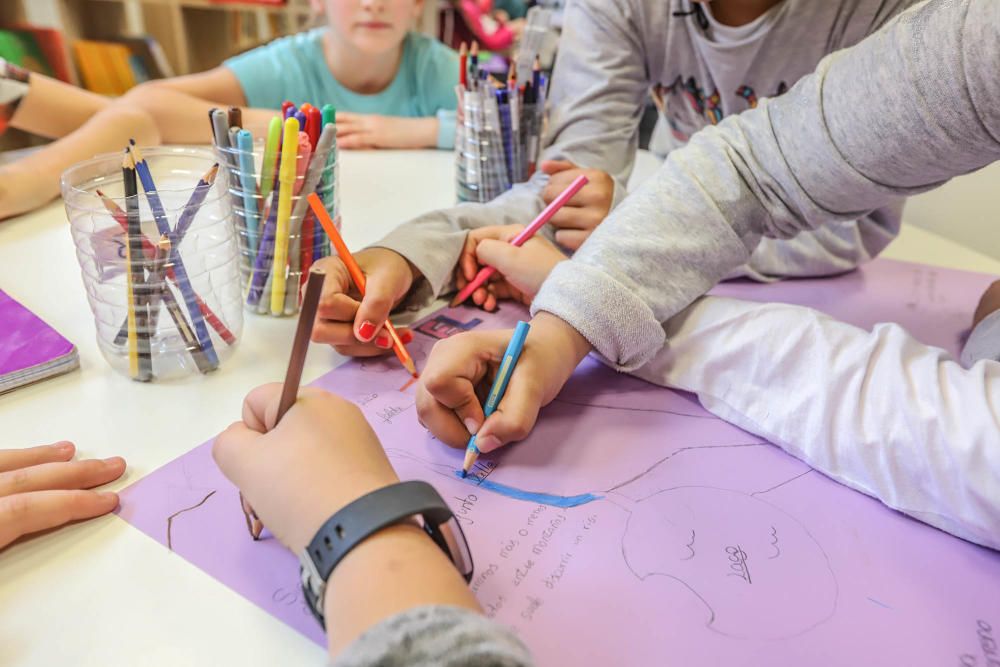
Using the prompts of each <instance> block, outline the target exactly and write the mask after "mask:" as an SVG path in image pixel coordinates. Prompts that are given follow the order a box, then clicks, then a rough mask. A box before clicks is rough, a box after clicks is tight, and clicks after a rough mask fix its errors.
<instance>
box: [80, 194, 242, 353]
mask: <svg viewBox="0 0 1000 667" xmlns="http://www.w3.org/2000/svg"><path fill="white" fill-rule="evenodd" d="M96 193H97V195H98V196H99V197H100V198H101V202H102V203H103V204H104V208H106V209H107V210H108V213H110V214H111V217H112V218H114V220H115V222H117V223H118V226H119V227H121V228H122V231H124V232H126V233H128V219H127V218H126V215H125V211H123V210H122V209H121V207H120V206H118V204H116V203H115V202H114V201H113V200H112V199H111V198H110V197H108V196H107V195H106V194H104V193H103V192H101V191H100V190H96ZM142 249H143V251H144V252H145V255H146V258H147V259H150V258H153V257H154V256H155V255H156V253H157V247H156V246H154V245H153V243H152V242H151V241H150V240H149V239H147V238H146V237H145V235H143V238H142ZM166 275H167V278H168V279H170V280H171V281H173V282H174V284H176V283H177V277H176V275H175V274H174V269H173V267H172V266H170V265H169V264H168V265H167V266H166ZM194 297H195V300H196V301H197V303H198V309H199V310H200V311H201V312H202V314H203V315H204V316H205V319H206V320H208V323H209V324H210V325H211V327H212V328H213V329H215V331H216V333H218V334H219V337H220V338H222V340H224V341H225V342H226V344H227V345H235V344H236V337H235V336H234V335H233V333H232V332H231V331H230V330H229V329H228V328H227V327H226V325H225V324H223V322H222V320H220V319H219V318H218V316H216V314H215V313H214V312H212V309H211V308H209V307H208V304H206V303H205V302H204V301H203V300H202V298H201V297H200V296H198V293H197V292H196V293H195V295H194ZM127 336H128V323H127V322H123V323H122V326H121V329H120V330H119V331H118V335H117V336H116V337H115V345H121V344H122V343H124V342H125V340H126V337H127Z"/></svg>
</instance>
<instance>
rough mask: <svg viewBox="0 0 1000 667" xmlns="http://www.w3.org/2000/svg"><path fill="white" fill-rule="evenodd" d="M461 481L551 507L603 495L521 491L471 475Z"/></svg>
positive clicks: (457, 475) (575, 503) (460, 472)
mask: <svg viewBox="0 0 1000 667" xmlns="http://www.w3.org/2000/svg"><path fill="white" fill-rule="evenodd" d="M455 477H457V478H458V479H462V471H461V470H456V471H455ZM463 481H466V482H468V483H469V484H472V485H473V486H478V487H479V488H481V489H486V490H488V491H492V492H494V493H499V494H500V495H501V496H507V497H508V498H513V499H514V500H526V501H528V502H531V503H538V504H539V505H551V506H552V507H563V508H567V507H577V506H579V505H586V504H587V503H592V502H594V501H595V500H601V499H602V498H604V496H595V495H594V494H592V493H581V494H580V495H578V496H556V495H553V494H551V493H538V492H536V491H523V490H522V489H515V488H514V487H513V486H507V485H506V484H498V483H497V482H491V481H490V480H488V479H484V480H477V479H475V478H473V477H466V478H465V479H464V480H463Z"/></svg>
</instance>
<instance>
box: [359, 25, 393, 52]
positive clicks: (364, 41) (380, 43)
mask: <svg viewBox="0 0 1000 667" xmlns="http://www.w3.org/2000/svg"><path fill="white" fill-rule="evenodd" d="M351 37H352V39H351V41H352V42H353V43H354V46H355V48H357V49H358V50H359V51H362V52H363V53H367V54H370V55H373V56H374V55H378V54H380V53H385V52H386V51H390V50H392V49H396V48H399V43H400V38H399V36H398V35H397V34H396V31H395V30H391V29H388V28H375V29H373V28H356V29H355V30H354V34H353V35H352V36H351Z"/></svg>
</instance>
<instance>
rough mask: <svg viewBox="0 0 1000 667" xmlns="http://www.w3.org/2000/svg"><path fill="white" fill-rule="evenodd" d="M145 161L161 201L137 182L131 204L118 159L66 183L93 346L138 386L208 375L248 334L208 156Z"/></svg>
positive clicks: (149, 154) (75, 173)
mask: <svg viewBox="0 0 1000 667" xmlns="http://www.w3.org/2000/svg"><path fill="white" fill-rule="evenodd" d="M143 157H144V158H145V162H146V165H147V166H148V169H149V173H150V175H151V176H152V179H153V181H154V184H155V186H156V187H155V191H156V194H157V195H158V198H157V197H155V196H154V197H147V195H146V193H145V192H144V188H143V183H142V181H141V180H139V179H138V178H137V182H138V192H139V195H138V196H137V197H132V198H126V196H125V189H124V178H123V175H122V168H121V165H122V153H115V154H108V155H103V156H98V157H96V158H94V159H92V160H89V161H87V162H83V163H80V164H77V165H75V166H73V167H70V168H69V169H68V170H66V172H64V173H63V175H62V194H63V199H64V200H65V204H66V215H67V217H68V218H69V222H70V229H71V232H72V235H73V242H74V244H75V246H76V256H77V259H78V260H79V262H80V272H81V274H82V275H83V286H84V288H85V289H86V292H87V299H88V301H89V302H90V309H91V311H93V314H94V321H95V323H96V325H97V344H98V347H99V348H100V350H101V353H102V354H103V355H104V358H105V359H107V360H108V363H110V364H111V366H112V368H114V369H115V370H117V371H118V372H120V373H123V374H125V375H127V376H129V377H131V378H133V379H135V380H139V381H150V380H155V381H160V380H166V379H174V378H179V377H184V376H189V375H197V374H202V373H209V372H212V371H214V370H216V369H217V368H218V367H219V366H220V365H221V364H222V363H224V362H225V361H226V359H228V358H229V356H230V355H231V354H232V352H233V348H234V346H235V345H236V342H237V341H238V340H239V338H240V335H241V334H242V330H243V309H242V299H241V289H240V275H239V270H238V268H237V260H238V257H237V243H236V236H235V234H234V233H233V224H232V220H230V218H229V216H230V215H231V212H230V211H229V208H228V207H227V206H225V205H224V202H225V198H226V188H225V184H224V182H223V181H224V175H223V174H221V173H220V174H219V175H218V177H216V175H215V173H213V165H214V164H215V163H216V157H215V155H214V154H213V153H212V151H210V150H208V149H198V148H183V147H173V148H150V149H146V150H144V151H143ZM206 176H207V177H208V180H205V177H206ZM213 178H214V182H213ZM130 199H131V201H129V200H130ZM199 200H200V201H199ZM130 209H131V210H132V211H135V212H136V214H135V215H132V216H130V215H129V211H130Z"/></svg>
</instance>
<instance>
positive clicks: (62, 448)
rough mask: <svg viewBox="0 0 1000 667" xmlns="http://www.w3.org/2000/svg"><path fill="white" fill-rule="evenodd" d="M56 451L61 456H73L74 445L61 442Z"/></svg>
mask: <svg viewBox="0 0 1000 667" xmlns="http://www.w3.org/2000/svg"><path fill="white" fill-rule="evenodd" d="M55 448H56V451H57V452H59V453H60V454H72V453H73V443H72V442H60V443H59V444H58V445H56V446H55Z"/></svg>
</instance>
